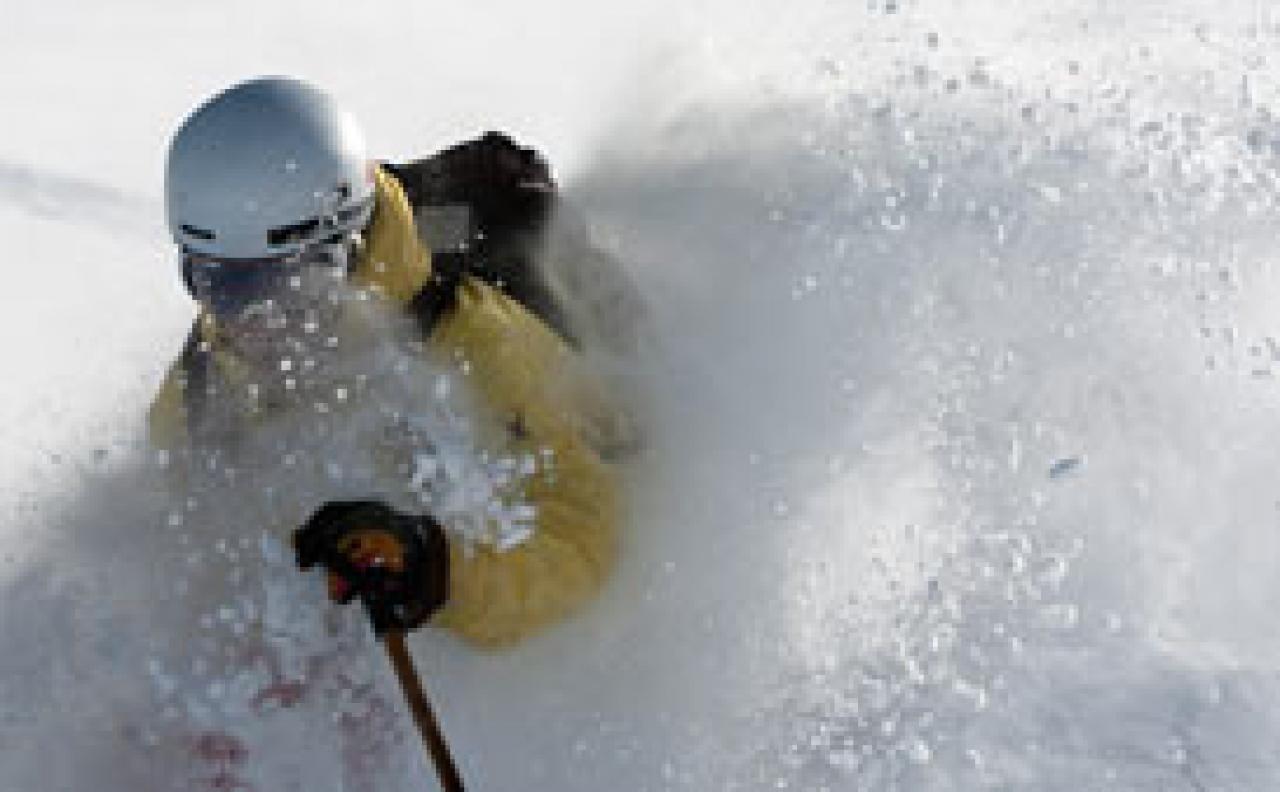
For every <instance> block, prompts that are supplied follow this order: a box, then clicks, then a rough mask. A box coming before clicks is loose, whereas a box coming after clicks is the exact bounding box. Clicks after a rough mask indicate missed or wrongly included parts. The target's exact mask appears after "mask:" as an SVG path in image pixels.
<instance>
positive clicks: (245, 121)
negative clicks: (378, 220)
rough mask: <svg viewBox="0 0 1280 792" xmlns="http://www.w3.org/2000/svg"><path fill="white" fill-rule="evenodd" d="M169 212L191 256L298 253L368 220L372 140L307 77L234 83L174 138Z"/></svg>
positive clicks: (175, 232)
mask: <svg viewBox="0 0 1280 792" xmlns="http://www.w3.org/2000/svg"><path fill="white" fill-rule="evenodd" d="M165 210H166V213H167V220H168V224H169V232H170V234H172V236H173V239H174V241H175V242H177V243H178V245H180V246H181V247H182V248H183V250H184V251H186V252H187V253H193V254H197V255H201V256H208V257H211V258H215V259H271V258H280V257H285V256H290V255H292V254H295V253H298V252H300V251H302V250H304V249H305V248H307V247H308V246H310V245H312V244H315V243H317V242H321V241H324V240H328V239H331V238H333V237H336V236H340V235H345V234H348V233H350V232H352V231H356V230H359V229H361V228H363V227H364V226H365V225H366V224H367V223H368V221H369V217H370V216H371V214H372V211H373V171H372V165H371V164H370V162H369V160H368V158H367V156H366V152H365V143H364V136H363V135H362V134H361V132H360V129H359V127H358V126H357V124H356V121H355V119H354V118H353V117H352V116H351V115H350V114H349V113H346V112H344V111H343V110H342V109H341V108H340V107H338V105H337V103H336V102H335V101H334V100H333V98H332V97H330V96H329V95H328V94H326V93H324V92H323V91H321V90H319V89H318V88H315V87H314V86H311V85H309V84H307V83H305V82H302V81H300V80H295V79H291V78H287V77H262V78H258V79H253V80H248V81H246V82H242V83H239V84H237V85H233V86H232V87H230V88H228V89H226V90H225V91H223V92H222V93H220V94H218V95H216V96H214V97H213V98H212V99H210V100H208V101H207V102H205V103H204V104H203V105H201V106H200V107H198V108H197V109H196V110H195V111H193V112H192V113H191V115H190V116H188V117H187V119H186V121H185V122H183V124H182V126H181V127H180V128H179V129H178V131H177V132H176V133H175V134H174V136H173V141H172V143H171V144H170V146H169V157H168V162H167V163H166V167H165Z"/></svg>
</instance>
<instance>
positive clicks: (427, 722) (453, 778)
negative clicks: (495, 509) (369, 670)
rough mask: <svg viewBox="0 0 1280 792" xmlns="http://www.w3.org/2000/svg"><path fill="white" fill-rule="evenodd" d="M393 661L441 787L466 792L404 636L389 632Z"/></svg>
mask: <svg viewBox="0 0 1280 792" xmlns="http://www.w3.org/2000/svg"><path fill="white" fill-rule="evenodd" d="M382 642H383V645H384V646H385V647H386V649H387V655H388V656H389V657H390V658H391V666H392V667H393V668H394V669H395V671H396V678H397V679H399V680H400V688H401V690H403V691H404V697H405V700H406V701H408V703H409V712H410V713H412V714H413V722H414V723H415V724H417V726H418V731H419V733H421V734H422V742H423V743H424V744H425V745H426V748H427V754H428V755H429V756H430V757H431V762H432V764H434V765H435V768H436V774H437V775H439V776H440V784H441V786H442V787H443V788H444V792H463V787H462V776H461V775H459V773H458V766H457V765H456V764H454V761H453V755H452V754H451V753H449V746H448V745H446V744H445V741H444V734H443V733H442V732H441V731H440V724H439V722H438V721H437V720H436V716H435V712H434V711H432V709H431V702H430V701H428V700H427V692H426V691H425V690H424V689H423V687H422V679H421V678H420V677H419V676H418V672H417V670H416V669H415V668H414V667H413V657H412V656H411V655H410V654H409V648H408V647H407V646H405V643H404V633H402V632H399V631H395V630H393V631H390V632H388V633H387V634H386V635H384V636H383V638H382Z"/></svg>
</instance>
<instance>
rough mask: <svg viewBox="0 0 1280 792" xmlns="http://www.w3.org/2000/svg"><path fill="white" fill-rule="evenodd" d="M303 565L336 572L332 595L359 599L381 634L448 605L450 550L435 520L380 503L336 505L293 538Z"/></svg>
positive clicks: (318, 514) (411, 625) (332, 574)
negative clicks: (446, 600) (318, 566)
mask: <svg viewBox="0 0 1280 792" xmlns="http://www.w3.org/2000/svg"><path fill="white" fill-rule="evenodd" d="M293 546H294V551H295V553H296V554H297V560H298V566H300V567H301V568H303V569H309V568H311V567H312V566H314V565H316V564H321V565H323V566H324V567H325V568H326V569H327V570H328V571H329V595H330V596H331V597H332V598H333V599H334V600H335V601H336V602H340V603H347V602H350V601H351V600H352V599H354V598H356V597H359V598H360V600H361V601H362V602H363V603H364V606H365V609H366V610H367V611H368V612H369V619H370V620H371V621H372V622H373V629H374V632H375V633H377V634H379V635H381V634H382V633H384V632H386V631H387V630H410V629H413V628H415V627H419V626H421V625H422V624H423V623H424V622H425V621H426V620H427V619H428V618H430V617H431V614H433V613H435V611H436V610H438V609H439V608H440V606H441V605H443V604H444V602H445V599H446V598H447V596H448V587H449V576H448V568H449V548H448V544H447V542H446V540H445V536H444V530H443V529H442V528H441V527H440V524H439V523H438V522H436V521H435V520H433V519H432V518H430V517H425V516H423V517H416V516H412V515H407V514H400V513H399V512H396V511H394V510H392V509H391V508H389V507H387V506H386V505H384V504H382V503H379V502H377V501H330V502H329V503H326V504H325V505H324V506H322V507H321V508H320V509H319V511H317V512H316V513H315V514H313V515H311V518H310V519H308V520H307V523H306V525H304V526H302V527H301V528H299V529H298V530H296V531H294V533H293Z"/></svg>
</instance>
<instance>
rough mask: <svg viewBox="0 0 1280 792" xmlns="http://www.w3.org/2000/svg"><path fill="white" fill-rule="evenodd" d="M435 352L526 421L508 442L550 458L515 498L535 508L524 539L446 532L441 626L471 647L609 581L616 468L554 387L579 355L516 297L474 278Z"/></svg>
mask: <svg viewBox="0 0 1280 792" xmlns="http://www.w3.org/2000/svg"><path fill="white" fill-rule="evenodd" d="M433 347H434V348H435V349H436V350H437V351H438V352H440V353H443V354H444V355H446V356H447V358H456V357H459V356H460V357H461V358H462V359H464V360H465V361H466V362H467V363H468V364H469V366H468V372H469V373H468V374H467V377H468V379H470V380H471V381H472V384H473V391H474V393H476V394H477V395H478V396H479V397H481V398H482V399H483V400H484V402H485V404H484V407H485V408H486V410H487V411H489V412H491V413H492V414H494V415H497V416H500V418H501V419H502V420H514V421H515V422H516V423H517V424H518V425H519V427H520V435H521V437H520V439H518V440H514V441H513V445H515V446H516V447H517V448H520V449H522V450H524V451H527V452H531V453H534V454H536V455H537V456H538V457H539V458H542V459H544V460H547V461H548V463H547V464H544V465H542V466H540V469H539V470H538V471H537V472H536V473H535V474H534V475H533V476H531V477H530V478H528V479H526V480H525V481H524V482H523V485H522V487H521V491H520V492H519V493H518V494H519V496H520V497H521V499H522V500H523V501H524V502H525V503H527V504H529V505H531V506H532V507H533V508H534V510H535V515H536V516H535V521H536V524H535V528H534V531H533V533H532V534H531V535H530V537H529V538H528V539H527V540H526V541H525V542H524V543H522V544H520V545H518V546H517V547H514V548H511V549H508V550H505V551H501V550H498V549H496V548H494V547H491V546H488V545H479V544H476V545H466V544H464V543H463V542H462V541H461V540H454V539H452V538H451V545H450V569H449V576H450V582H449V600H448V602H447V603H446V605H445V606H444V608H442V609H441V611H440V612H439V613H438V614H437V616H436V618H435V622H436V623H437V624H439V625H441V626H445V627H448V628H450V629H452V630H454V631H455V632H456V633H458V634H459V635H461V636H462V637H464V638H466V639H467V640H469V641H471V642H473V643H476V644H479V645H482V646H490V647H498V646H504V645H508V644H511V643H514V642H516V641H518V640H520V639H521V638H523V637H524V636H526V635H529V634H531V633H533V632H536V631H538V630H540V629H541V628H543V627H545V626H547V625H549V624H552V623H554V622H556V621H559V620H561V619H563V618H564V617H566V616H567V615H569V614H570V613H571V612H573V611H574V610H575V609H577V608H579V607H581V606H582V605H583V604H584V603H585V602H586V601H587V600H588V599H590V598H591V597H592V596H593V595H594V594H595V593H596V592H597V591H598V590H599V588H600V587H601V586H602V585H603V583H604V582H605V580H606V579H607V578H608V576H609V573H610V571H611V569H612V567H613V564H614V557H615V554H616V549H617V541H618V522H619V517H620V513H619V512H620V508H621V506H620V491H619V481H618V475H617V471H616V470H614V469H613V467H612V466H611V465H609V464H608V463H606V462H605V461H603V460H602V459H601V458H600V456H599V455H598V454H597V453H596V452H595V450H594V449H592V448H591V447H590V445H589V444H588V443H586V442H585V441H584V439H583V438H582V436H581V435H580V433H579V431H578V429H577V427H576V426H575V424H574V422H573V421H572V420H570V419H569V416H568V414H567V413H566V412H565V409H564V405H563V403H561V402H560V401H559V400H558V399H557V398H556V393H555V390H554V389H553V388H549V387H548V380H547V375H548V372H555V371H557V370H559V363H560V360H561V359H562V358H563V357H564V356H567V355H571V354H572V352H571V351H570V350H569V349H568V348H567V347H566V346H565V345H564V344H563V343H562V342H561V341H560V340H559V338H558V337H556V336H555V335H554V334H553V333H552V332H551V331H550V330H548V329H547V328H546V327H545V326H543V325H542V324H541V323H539V322H538V321H537V320H536V319H534V318H533V317H532V316H530V315H529V314H528V313H527V312H526V311H524V310H523V309H522V308H520V306H518V305H517V304H515V303H514V302H513V301H511V300H509V299H507V298H505V297H503V296H502V295H501V294H499V293H498V292H497V291H496V290H494V289H492V288H491V287H489V286H488V285H487V284H484V283H482V282H480V281H477V280H475V279H468V280H467V281H465V282H464V283H463V286H462V289H461V293H460V295H459V305H458V308H457V309H456V310H455V311H454V312H452V313H451V315H450V317H449V318H448V319H447V320H446V321H445V322H443V323H442V324H441V326H440V327H439V329H438V330H437V333H436V334H435V336H434V338H433Z"/></svg>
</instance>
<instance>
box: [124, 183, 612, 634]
mask: <svg viewBox="0 0 1280 792" xmlns="http://www.w3.org/2000/svg"><path fill="white" fill-rule="evenodd" d="M376 182H377V198H376V200H377V205H376V209H375V213H374V217H373V220H372V222H371V224H370V227H369V230H368V233H367V235H366V244H365V247H364V252H363V254H362V256H361V259H360V261H359V263H358V265H357V268H356V272H355V276H354V277H355V278H356V279H357V281H358V282H361V283H363V284H365V285H367V286H369V287H372V290H374V291H378V292H381V293H382V294H383V296H384V297H385V298H386V299H389V300H392V301H394V302H396V303H398V304H402V305H406V306H407V304H408V303H409V301H410V300H412V299H413V298H414V297H415V295H417V294H418V293H419V292H420V291H421V290H422V289H423V288H424V286H426V285H427V282H428V279H429V278H430V275H431V256H430V251H429V250H428V249H427V248H426V246H425V245H424V244H423V243H422V241H421V240H420V239H419V236H418V234H417V229H416V227H415V224H414V219H413V213H412V210H411V207H410V205H409V202H408V200H407V198H406V196H405V193H404V190H403V189H402V187H401V186H400V184H399V183H398V182H397V181H396V179H395V178H393V177H392V176H390V175H389V174H388V173H387V172H385V171H383V170H381V169H379V170H378V172H377V174H376ZM203 321H204V320H203V319H200V320H197V328H200V327H203V326H204V325H203V324H202V322H203ZM205 337H206V338H207V337H208V336H205ZM425 342H426V343H425V348H426V354H427V355H428V356H429V358H431V359H432V360H434V361H435V362H437V363H439V364H441V365H450V366H462V367H465V380H466V381H468V382H470V383H471V384H472V385H473V386H474V387H473V388H472V390H473V393H472V397H473V400H474V401H475V403H476V404H478V405H479V409H480V410H481V411H484V412H486V413H487V414H488V415H489V416H490V417H492V418H495V419H497V420H499V421H503V422H505V423H507V424H508V425H516V426H519V427H520V428H521V431H520V432H519V435H518V437H515V438H513V439H512V440H511V442H512V443H513V444H514V445H515V446H517V447H515V448H512V449H510V450H511V451H513V452H515V453H520V452H533V453H542V454H544V455H545V454H547V453H549V454H550V456H551V458H552V459H553V460H554V469H555V475H554V476H532V477H530V478H528V479H526V480H525V481H524V482H522V483H521V484H520V485H519V486H521V487H522V488H523V491H522V492H519V493H517V494H516V495H517V497H519V498H520V499H521V500H523V502H525V503H528V504H530V505H532V506H533V507H534V508H535V509H536V517H535V520H536V526H535V530H534V531H533V533H532V534H531V535H530V536H529V538H528V539H526V540H525V541H524V542H523V543H522V544H520V545H518V546H516V547H514V548H511V549H507V550H498V549H496V548H494V547H491V546H489V545H485V544H479V543H469V542H465V541H464V540H462V539H460V538H458V537H455V536H454V535H452V534H448V533H447V535H448V537H449V545H450V550H449V553H450V559H449V562H450V563H449V596H448V600H447V602H446V604H445V605H444V607H443V608H442V609H441V610H439V611H438V612H437V613H436V615H435V616H434V617H433V621H432V623H433V624H436V625H438V626H442V627H446V628H448V629H450V630H452V631H454V632H455V633H457V634H458V635H460V636H461V637H463V638H464V639H466V640H468V641H469V642H472V643H474V644H476V645H479V646H482V647H501V646H505V645H510V644H513V643H515V642H517V641H519V640H520V639H522V638H524V637H526V636H528V635H530V634H531V633H534V632H536V631H538V630H539V629H541V628H543V627H545V626H547V625H549V624H552V623H554V622H556V621H558V620H560V619H562V618H564V617H565V616H567V615H568V614H569V613H570V612H572V611H573V610H575V609H576V608H578V607H579V606H581V605H582V604H583V603H584V602H585V601H586V600H588V599H589V598H591V597H592V596H593V595H594V594H595V592H596V591H597V590H598V589H599V588H600V586H601V585H602V584H603V582H604V581H605V580H606V578H607V577H608V575H609V572H610V570H611V567H612V566H613V563H614V559H615V554H616V549H617V542H618V528H619V525H618V523H619V519H620V492H619V480H618V474H617V471H616V469H615V468H614V467H613V466H612V465H611V464H610V463H608V462H605V461H604V460H603V459H602V457H601V453H600V451H599V449H601V448H603V447H606V446H607V445H608V444H609V443H610V442H614V441H616V440H617V438H618V436H619V434H625V433H626V432H627V431H628V429H627V426H628V421H627V419H626V418H625V416H624V415H623V414H622V413H621V412H620V411H619V410H617V409H615V408H614V407H613V406H612V404H611V401H610V399H609V398H608V397H607V396H606V395H605V393H604V391H603V390H602V389H601V388H599V387H597V386H596V385H595V384H593V382H592V381H591V380H589V379H588V378H585V377H582V376H580V375H578V374H577V373H575V372H576V367H575V362H576V360H575V359H576V354H575V353H574V352H573V351H572V350H571V349H570V348H569V347H568V346H567V345H566V344H565V343H564V341H563V340H562V339H561V338H560V337H559V336H558V335H557V334H556V333H554V332H553V331H551V330H550V329H549V328H548V327H547V326H546V325H545V324H543V323H542V322H541V321H539V320H538V319H537V318H536V317H534V316H533V315H532V314H531V313H530V312H529V311H527V310H526V309H525V308H523V307H522V306H521V305H520V304H518V303H517V302H515V301H514V300H512V299H510V298H509V297H507V296H506V295H504V294H502V293H501V292H500V291H498V290H497V289H495V288H494V287H492V286H490V285H489V284H487V283H484V282H482V281H480V280H478V279H475V278H472V277H464V278H463V279H462V280H461V282H460V284H459V286H458V294H457V299H456V303H455V304H454V305H453V306H452V307H451V308H450V309H449V310H447V311H446V312H445V313H444V314H443V315H442V316H440V318H439V319H438V320H437V321H436V322H435V324H434V325H433V327H432V330H431V332H430V335H429V336H428V337H427V338H426V339H425ZM214 351H215V353H216V352H217V350H216V349H215V350H214ZM184 387H185V376H184V372H183V371H182V367H181V361H179V362H178V363H175V365H174V366H173V368H171V370H170V372H169V375H168V377H167V378H166V380H165V382H164V384H163V385H162V386H161V389H160V391H159V393H158V395H157V396H156V398H155V401H154V403H153V404H152V407H151V411H150V415H149V425H150V432H151V439H152V442H153V444H154V445H156V446H157V447H160V448H166V449H170V448H179V447H181V446H183V445H184V444H185V443H186V442H188V438H187V437H186V435H187V422H186V421H187V418H186V415H185V411H186V410H187V404H186V400H185V399H184V394H183V388H184ZM318 505H319V504H317V506H318ZM294 527H296V526H282V527H281V528H282V530H285V531H288V530H292V528H294Z"/></svg>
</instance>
